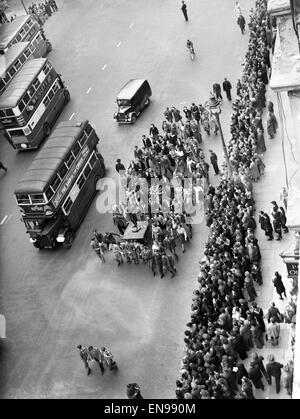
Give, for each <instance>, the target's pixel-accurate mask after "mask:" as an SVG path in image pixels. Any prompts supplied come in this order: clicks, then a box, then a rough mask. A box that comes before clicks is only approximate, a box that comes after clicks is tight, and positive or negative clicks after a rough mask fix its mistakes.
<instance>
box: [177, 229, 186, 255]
mask: <svg viewBox="0 0 300 419" xmlns="http://www.w3.org/2000/svg"><path fill="white" fill-rule="evenodd" d="M176 232H177V237H178V241H179V243H180V244H181V249H182V253H184V252H185V242H186V241H187V239H188V237H187V232H186V231H185V228H184V227H183V226H182V224H179V226H178V227H177V230H176Z"/></svg>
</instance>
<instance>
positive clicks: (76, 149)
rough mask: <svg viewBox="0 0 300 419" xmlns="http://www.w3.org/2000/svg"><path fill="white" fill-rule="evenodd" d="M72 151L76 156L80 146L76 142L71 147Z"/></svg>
mask: <svg viewBox="0 0 300 419" xmlns="http://www.w3.org/2000/svg"><path fill="white" fill-rule="evenodd" d="M72 151H73V153H74V156H75V157H76V156H77V155H78V153H79V151H80V146H79V144H78V143H76V144H75V146H74V148H73V150H72Z"/></svg>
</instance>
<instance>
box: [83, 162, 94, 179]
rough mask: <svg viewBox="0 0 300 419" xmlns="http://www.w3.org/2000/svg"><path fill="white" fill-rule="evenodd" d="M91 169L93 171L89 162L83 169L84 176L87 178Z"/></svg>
mask: <svg viewBox="0 0 300 419" xmlns="http://www.w3.org/2000/svg"><path fill="white" fill-rule="evenodd" d="M91 171H92V169H91V168H90V165H89V164H88V165H87V166H86V168H85V169H84V171H83V173H84V176H85V177H86V178H87V177H88V176H89V174H90V173H91Z"/></svg>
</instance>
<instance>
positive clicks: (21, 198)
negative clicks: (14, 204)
mask: <svg viewBox="0 0 300 419" xmlns="http://www.w3.org/2000/svg"><path fill="white" fill-rule="evenodd" d="M16 198H17V201H18V204H20V205H22V204H30V199H29V195H27V194H17V196H16Z"/></svg>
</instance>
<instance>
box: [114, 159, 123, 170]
mask: <svg viewBox="0 0 300 419" xmlns="http://www.w3.org/2000/svg"><path fill="white" fill-rule="evenodd" d="M115 168H116V171H117V172H118V173H119V174H120V171H121V170H122V171H123V170H124V171H125V166H124V164H123V163H122V162H121V159H117V164H116V166H115Z"/></svg>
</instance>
